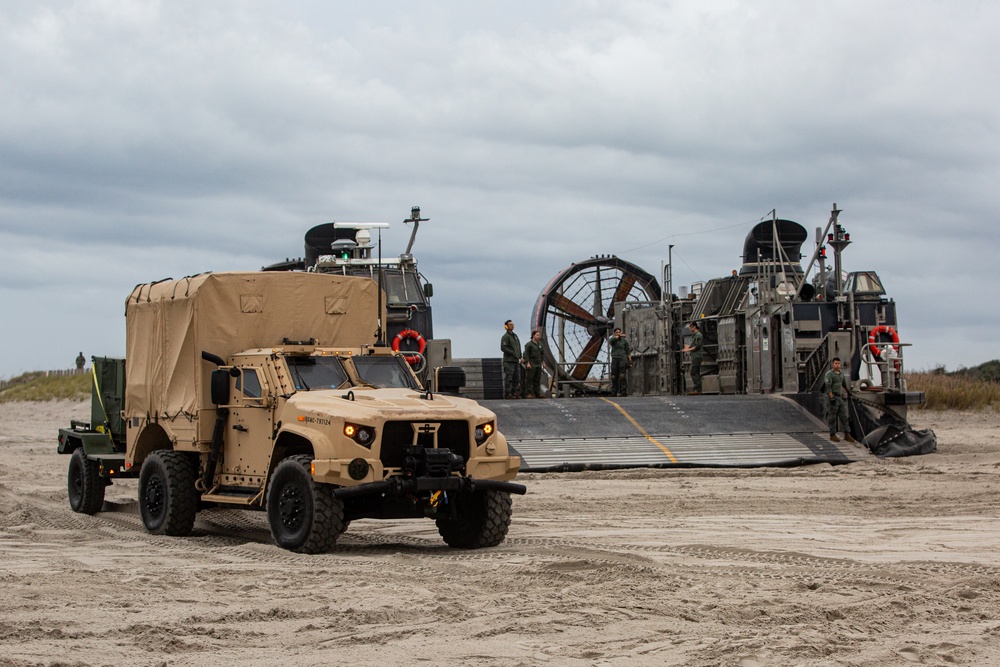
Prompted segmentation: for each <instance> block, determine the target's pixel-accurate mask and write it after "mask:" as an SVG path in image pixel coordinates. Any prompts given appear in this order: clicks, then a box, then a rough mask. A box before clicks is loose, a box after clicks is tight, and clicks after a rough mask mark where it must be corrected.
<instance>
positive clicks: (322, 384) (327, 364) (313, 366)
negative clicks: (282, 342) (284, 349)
mask: <svg viewBox="0 0 1000 667" xmlns="http://www.w3.org/2000/svg"><path fill="white" fill-rule="evenodd" d="M285 361H286V362H287V363H288V370H289V371H290V372H291V375H292V382H293V383H294V384H295V389H296V390H298V391H313V390H316V389H337V388H338V387H342V386H343V385H344V383H346V382H347V371H345V370H344V367H343V365H342V364H341V363H340V359H338V358H337V357H299V356H288V357H285Z"/></svg>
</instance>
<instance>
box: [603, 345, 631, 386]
mask: <svg viewBox="0 0 1000 667" xmlns="http://www.w3.org/2000/svg"><path fill="white" fill-rule="evenodd" d="M608 345H609V346H610V347H611V394H612V396H626V395H627V394H628V375H627V371H628V367H629V363H630V362H631V359H632V346H631V345H629V343H628V338H626V337H625V336H622V337H621V338H616V337H615V336H611V338H610V339H609V340H608Z"/></svg>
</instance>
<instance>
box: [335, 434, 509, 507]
mask: <svg viewBox="0 0 1000 667" xmlns="http://www.w3.org/2000/svg"><path fill="white" fill-rule="evenodd" d="M465 472H466V462H465V459H464V458H463V457H462V456H461V455H460V454H456V453H455V452H453V451H451V450H450V449H448V448H444V447H441V448H437V447H420V446H410V447H406V448H405V450H404V456H403V460H402V465H401V466H400V473H401V474H399V475H394V476H392V477H389V478H387V479H385V480H382V481H377V482H367V483H363V484H358V485H355V486H344V487H339V488H337V489H334V491H333V494H334V496H336V497H337V498H340V499H347V498H357V497H360V496H369V495H375V494H378V495H386V496H412V495H418V494H421V493H426V492H434V491H451V492H458V493H474V492H476V491H487V490H494V491H506V492H507V493H516V494H518V495H524V494H525V493H526V492H527V487H525V486H524V485H523V484H516V483H514V482H507V481H502V480H494V479H479V478H475V477H471V476H469V475H466V474H465Z"/></svg>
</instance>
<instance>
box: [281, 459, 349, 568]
mask: <svg viewBox="0 0 1000 667" xmlns="http://www.w3.org/2000/svg"><path fill="white" fill-rule="evenodd" d="M311 461H312V459H310V458H309V457H308V456H290V457H288V458H287V459H285V460H284V461H282V462H281V463H279V464H278V467H277V468H275V469H274V473H273V474H272V475H271V482H270V484H269V485H268V487H267V522H268V523H269V524H270V526H271V536H272V537H274V541H275V543H276V544H277V545H278V546H279V547H282V548H284V549H288V550H290V551H295V552H298V553H302V554H319V553H326V552H327V551H330V549H332V548H333V546H334V544H336V543H337V538H338V537H340V535H341V533H343V532H344V530H345V528H346V527H347V525H346V523H345V521H344V503H343V501H341V500H338V499H337V498H334V496H333V489H332V488H331V487H330V486H329V485H327V484H317V483H316V482H315V481H313V478H312V475H311V474H310V473H309V466H310V462H311Z"/></svg>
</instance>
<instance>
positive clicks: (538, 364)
mask: <svg viewBox="0 0 1000 667" xmlns="http://www.w3.org/2000/svg"><path fill="white" fill-rule="evenodd" d="M541 340H542V332H541V331H539V330H538V329H535V330H534V331H532V332H531V340H529V341H528V342H527V344H526V345H525V346H524V367H525V368H526V369H527V373H526V377H525V380H524V384H525V386H526V387H527V392H528V397H529V398H542V343H541Z"/></svg>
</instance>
